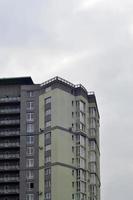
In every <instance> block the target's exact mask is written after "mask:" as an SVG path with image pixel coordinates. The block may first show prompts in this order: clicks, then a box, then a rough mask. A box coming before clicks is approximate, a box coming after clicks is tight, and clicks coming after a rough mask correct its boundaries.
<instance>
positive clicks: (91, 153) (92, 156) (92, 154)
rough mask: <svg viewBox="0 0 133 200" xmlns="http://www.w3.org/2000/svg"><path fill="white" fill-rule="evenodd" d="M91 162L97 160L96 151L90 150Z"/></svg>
mask: <svg viewBox="0 0 133 200" xmlns="http://www.w3.org/2000/svg"><path fill="white" fill-rule="evenodd" d="M90 162H96V153H95V152H94V151H91V152H90Z"/></svg>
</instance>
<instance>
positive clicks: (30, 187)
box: [27, 182, 34, 190]
mask: <svg viewBox="0 0 133 200" xmlns="http://www.w3.org/2000/svg"><path fill="white" fill-rule="evenodd" d="M33 188H34V183H33V182H28V183H27V189H28V190H33Z"/></svg>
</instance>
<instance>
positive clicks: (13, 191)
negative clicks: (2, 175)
mask: <svg viewBox="0 0 133 200" xmlns="http://www.w3.org/2000/svg"><path fill="white" fill-rule="evenodd" d="M18 193H19V189H18V188H11V189H4V188H3V189H0V194H18Z"/></svg>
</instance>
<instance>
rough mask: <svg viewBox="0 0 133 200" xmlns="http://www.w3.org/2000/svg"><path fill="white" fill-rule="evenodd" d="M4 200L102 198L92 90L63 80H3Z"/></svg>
mask: <svg viewBox="0 0 133 200" xmlns="http://www.w3.org/2000/svg"><path fill="white" fill-rule="evenodd" d="M0 200H100V150H99V112H98V107H97V102H96V97H95V94H94V93H93V92H90V93H88V92H87V90H86V89H85V88H84V87H83V86H82V85H81V84H79V85H74V84H72V83H70V82H68V81H66V80H64V79H62V78H59V77H55V78H53V79H50V80H48V81H46V82H44V83H42V84H34V83H33V81H32V79H31V78H30V77H19V78H7V79H0Z"/></svg>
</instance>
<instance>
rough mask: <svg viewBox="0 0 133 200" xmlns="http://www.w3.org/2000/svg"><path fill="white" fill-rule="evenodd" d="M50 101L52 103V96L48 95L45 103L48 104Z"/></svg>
mask: <svg viewBox="0 0 133 200" xmlns="http://www.w3.org/2000/svg"><path fill="white" fill-rule="evenodd" d="M48 103H51V97H48V98H46V99H45V105H46V104H48Z"/></svg>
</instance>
